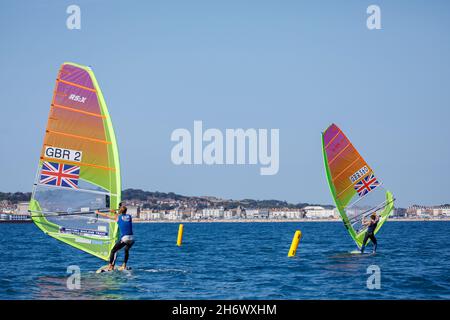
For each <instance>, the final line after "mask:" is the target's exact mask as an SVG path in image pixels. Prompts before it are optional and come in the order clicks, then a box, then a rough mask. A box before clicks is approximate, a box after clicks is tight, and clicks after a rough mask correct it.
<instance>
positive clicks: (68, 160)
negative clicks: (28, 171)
mask: <svg viewBox="0 0 450 320" xmlns="http://www.w3.org/2000/svg"><path fill="white" fill-rule="evenodd" d="M120 198H121V180H120V163H119V153H118V148H117V143H116V138H115V134H114V129H113V126H112V122H111V118H110V115H109V112H108V109H107V106H106V103H105V100H104V98H103V95H102V92H101V90H100V87H99V85H98V83H97V80H96V78H95V76H94V73H93V71H92V70H91V69H90V68H89V67H86V66H82V65H78V64H75V63H64V64H63V65H62V66H61V68H60V70H59V72H58V76H57V79H56V85H55V90H54V94H53V99H52V103H51V106H50V113H49V116H48V121H47V128H46V130H45V136H44V143H43V146H42V150H41V154H40V157H39V162H38V169H37V174H36V178H35V183H34V187H33V193H32V199H31V202H30V207H29V210H30V213H31V217H32V220H33V221H34V223H35V224H36V225H37V226H38V227H39V228H40V229H41V230H42V231H43V232H44V233H46V234H47V235H49V236H51V237H53V238H55V239H58V240H60V241H62V242H64V243H66V244H68V245H71V246H73V247H75V248H77V249H80V250H82V251H85V252H87V253H89V254H91V255H94V256H96V257H98V258H100V259H103V260H108V257H109V253H110V251H111V249H112V247H113V246H114V244H115V242H116V241H117V238H118V232H117V225H116V223H115V222H114V221H113V220H111V219H108V218H105V217H103V216H101V215H98V214H97V211H101V212H109V210H110V209H116V208H117V206H118V204H119V202H120Z"/></svg>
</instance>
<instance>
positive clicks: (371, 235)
mask: <svg viewBox="0 0 450 320" xmlns="http://www.w3.org/2000/svg"><path fill="white" fill-rule="evenodd" d="M379 220H380V217H379V216H378V215H377V213H376V212H374V213H372V215H371V216H370V219H369V220H368V221H366V218H365V217H364V218H363V221H362V223H363V225H365V226H367V231H366V235H365V236H364V240H363V244H362V247H361V253H364V249H365V248H366V243H367V240H369V239H370V240H372V243H373V253H375V252H376V251H377V238H375V229H376V228H377V225H378V221H379Z"/></svg>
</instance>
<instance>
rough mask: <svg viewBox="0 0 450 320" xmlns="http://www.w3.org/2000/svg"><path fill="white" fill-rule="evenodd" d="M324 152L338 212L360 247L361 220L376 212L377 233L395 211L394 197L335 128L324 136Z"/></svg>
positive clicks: (331, 189) (363, 231)
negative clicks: (377, 220)
mask: <svg viewBox="0 0 450 320" xmlns="http://www.w3.org/2000/svg"><path fill="white" fill-rule="evenodd" d="M322 150H323V160H324V166H325V172H326V177H327V181H328V185H329V188H330V193H331V195H332V197H333V200H334V202H335V204H336V208H337V210H338V211H339V214H340V215H341V218H342V221H343V223H344V226H345V228H346V229H347V231H348V232H349V234H350V236H351V237H352V238H353V240H354V241H355V243H356V245H357V246H358V247H361V245H362V241H363V238H364V234H365V231H366V229H367V227H366V226H364V225H363V224H362V219H363V218H367V217H368V216H370V215H371V214H372V213H373V212H377V213H378V214H379V215H380V221H379V223H378V226H377V228H376V230H375V232H378V230H379V229H380V228H381V226H382V225H383V224H384V222H385V221H386V220H387V218H388V216H389V214H390V213H391V212H392V210H393V208H394V198H393V195H392V193H391V192H389V191H387V190H385V189H384V187H383V186H382V182H381V181H380V180H379V179H378V178H377V176H376V175H375V173H374V171H373V169H372V168H371V167H370V166H369V165H368V163H367V162H366V161H365V160H364V158H363V157H362V156H361V155H360V153H359V152H358V151H357V150H356V148H355V146H354V145H353V144H352V143H351V142H350V140H349V139H348V138H347V137H346V136H345V134H344V133H343V132H342V130H341V129H340V128H339V127H338V126H336V125H335V124H332V125H330V126H329V127H328V128H327V129H326V130H325V132H323V133H322Z"/></svg>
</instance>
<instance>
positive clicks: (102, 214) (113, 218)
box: [96, 210, 117, 220]
mask: <svg viewBox="0 0 450 320" xmlns="http://www.w3.org/2000/svg"><path fill="white" fill-rule="evenodd" d="M110 212H111V213H112V214H113V215H112V216H111V215H109V214H107V213H104V212H100V211H98V210H97V212H96V214H98V215H100V216H103V217H105V218H108V219H111V220H117V213H116V210H110Z"/></svg>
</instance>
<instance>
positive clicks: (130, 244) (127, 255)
mask: <svg viewBox="0 0 450 320" xmlns="http://www.w3.org/2000/svg"><path fill="white" fill-rule="evenodd" d="M133 244H134V241H129V242H128V241H127V243H126V245H125V259H124V260H123V266H124V267H126V266H127V262H128V257H129V254H128V252H129V251H130V249H131V247H132V246H133Z"/></svg>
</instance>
